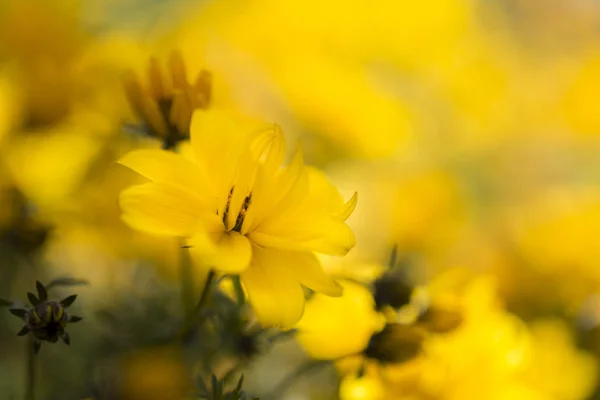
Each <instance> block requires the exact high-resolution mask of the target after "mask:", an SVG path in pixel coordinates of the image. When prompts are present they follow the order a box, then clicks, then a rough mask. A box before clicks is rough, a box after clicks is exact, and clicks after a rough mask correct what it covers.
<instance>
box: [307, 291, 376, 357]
mask: <svg viewBox="0 0 600 400" xmlns="http://www.w3.org/2000/svg"><path fill="white" fill-rule="evenodd" d="M340 284H341V285H342V287H343V289H344V294H343V295H342V296H341V297H328V296H323V295H321V294H315V295H314V296H313V297H312V298H311V299H310V300H309V301H308V302H307V304H306V310H305V312H304V316H303V317H302V319H301V320H300V322H299V323H298V325H297V328H298V334H297V336H296V338H297V339H298V342H299V343H300V344H301V345H302V347H303V348H304V349H305V350H306V352H307V353H308V354H309V355H310V356H311V357H313V358H319V359H325V360H333V359H336V358H339V357H344V356H348V355H351V354H356V353H359V352H360V351H362V350H364V349H365V348H366V347H367V345H368V343H369V339H370V338H371V336H372V335H373V333H375V332H377V331H378V330H379V329H381V328H382V324H383V323H384V322H385V321H384V320H383V317H381V316H380V315H379V314H378V313H377V312H376V311H375V301H374V300H373V295H372V294H371V293H370V292H369V290H368V289H367V288H365V287H364V286H362V285H360V284H357V283H353V282H349V281H341V282H340Z"/></svg>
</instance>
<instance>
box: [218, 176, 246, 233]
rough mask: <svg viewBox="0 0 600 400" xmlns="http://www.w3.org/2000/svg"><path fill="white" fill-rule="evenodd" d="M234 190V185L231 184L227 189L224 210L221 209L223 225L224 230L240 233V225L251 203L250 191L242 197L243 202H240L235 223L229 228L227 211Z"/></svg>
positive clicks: (228, 210)
mask: <svg viewBox="0 0 600 400" xmlns="http://www.w3.org/2000/svg"><path fill="white" fill-rule="evenodd" d="M234 190H235V186H232V187H231V189H230V190H229V194H228V195H227V203H225V210H224V211H223V226H225V230H227V231H233V232H238V233H241V231H242V225H243V224H244V219H245V218H246V213H247V212H248V208H249V207H250V204H251V203H252V192H250V193H248V195H247V196H246V197H244V202H243V203H242V206H241V207H240V211H239V212H238V215H237V218H236V219H235V224H234V225H233V228H231V229H229V212H230V208H231V199H232V198H233V191H234Z"/></svg>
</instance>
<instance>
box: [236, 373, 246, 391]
mask: <svg viewBox="0 0 600 400" xmlns="http://www.w3.org/2000/svg"><path fill="white" fill-rule="evenodd" d="M243 385H244V374H242V376H240V380H239V381H238V383H237V385H236V386H235V390H234V391H235V392H241V391H242V386H243Z"/></svg>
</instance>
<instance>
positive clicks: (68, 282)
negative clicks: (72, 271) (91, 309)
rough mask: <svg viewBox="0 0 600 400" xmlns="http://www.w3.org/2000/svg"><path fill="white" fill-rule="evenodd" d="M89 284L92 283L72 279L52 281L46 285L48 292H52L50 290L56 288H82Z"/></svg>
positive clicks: (65, 278)
mask: <svg viewBox="0 0 600 400" xmlns="http://www.w3.org/2000/svg"><path fill="white" fill-rule="evenodd" d="M89 284H90V283H89V282H88V281H86V280H85V279H76V278H71V277H64V278H56V279H53V280H51V281H50V283H48V284H47V285H46V290H50V288H53V287H56V286H82V285H89ZM38 290H39V289H38Z"/></svg>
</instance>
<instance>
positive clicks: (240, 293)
mask: <svg viewBox="0 0 600 400" xmlns="http://www.w3.org/2000/svg"><path fill="white" fill-rule="evenodd" d="M231 282H232V283H233V290H234V291H235V298H236V300H237V303H238V306H240V307H241V306H243V305H244V304H245V303H246V294H245V293H244V288H243V287H242V281H241V279H240V276H239V275H233V276H232V277H231Z"/></svg>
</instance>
